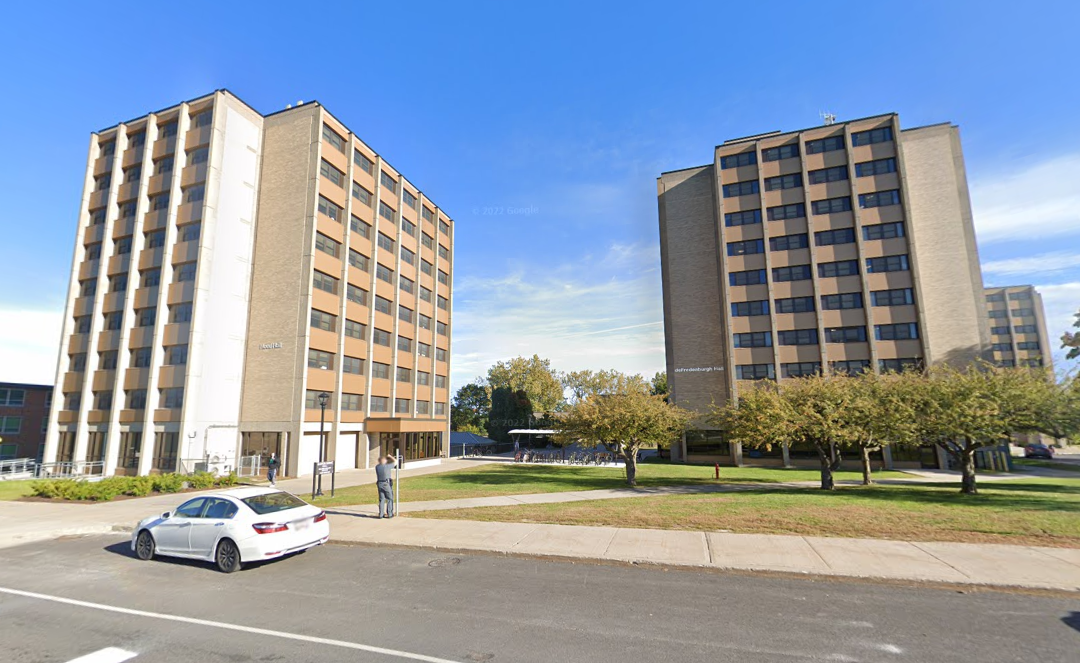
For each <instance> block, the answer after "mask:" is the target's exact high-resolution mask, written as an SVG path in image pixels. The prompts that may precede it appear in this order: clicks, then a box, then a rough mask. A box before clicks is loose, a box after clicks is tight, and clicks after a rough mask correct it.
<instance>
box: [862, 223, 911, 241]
mask: <svg viewBox="0 0 1080 663" xmlns="http://www.w3.org/2000/svg"><path fill="white" fill-rule="evenodd" d="M862 236H863V239H865V240H868V241H869V240H872V239H892V238H894V237H903V236H904V224H903V223H901V222H900V221H897V222H895V223H875V224H874V225H872V226H863V229H862Z"/></svg>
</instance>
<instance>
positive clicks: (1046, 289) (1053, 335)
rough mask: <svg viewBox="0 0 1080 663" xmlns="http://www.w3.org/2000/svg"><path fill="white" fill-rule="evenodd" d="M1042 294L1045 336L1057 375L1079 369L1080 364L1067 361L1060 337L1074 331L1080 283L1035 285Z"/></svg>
mask: <svg viewBox="0 0 1080 663" xmlns="http://www.w3.org/2000/svg"><path fill="white" fill-rule="evenodd" d="M1035 289H1036V290H1038V291H1039V293H1040V294H1042V298H1043V308H1044V309H1045V311H1046V334H1047V336H1049V337H1050V351H1051V353H1052V355H1053V357H1054V367H1055V368H1056V369H1057V371H1058V372H1059V373H1062V372H1065V371H1067V370H1070V369H1075V368H1078V367H1080V362H1077V361H1075V360H1074V361H1067V360H1066V359H1065V351H1064V350H1063V349H1062V348H1061V335H1062V333H1064V332H1066V331H1076V330H1075V329H1074V328H1073V326H1072V325H1073V321H1074V320H1075V317H1074V316H1075V315H1076V313H1077V311H1080V281H1075V282H1071V283H1057V284H1053V285H1036V286H1035Z"/></svg>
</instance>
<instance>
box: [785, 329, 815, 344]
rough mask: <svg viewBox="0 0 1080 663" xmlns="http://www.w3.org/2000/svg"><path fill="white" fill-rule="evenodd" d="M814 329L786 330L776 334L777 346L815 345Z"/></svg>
mask: <svg viewBox="0 0 1080 663" xmlns="http://www.w3.org/2000/svg"><path fill="white" fill-rule="evenodd" d="M817 342H818V337H817V330H816V329H788V330H784V331H778V332H776V344H777V345H817Z"/></svg>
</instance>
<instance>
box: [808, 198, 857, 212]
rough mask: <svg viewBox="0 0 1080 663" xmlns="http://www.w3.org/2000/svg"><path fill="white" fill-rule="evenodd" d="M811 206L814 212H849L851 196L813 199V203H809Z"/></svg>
mask: <svg viewBox="0 0 1080 663" xmlns="http://www.w3.org/2000/svg"><path fill="white" fill-rule="evenodd" d="M811 208H812V209H813V211H814V214H832V213H834V212H850V211H851V198H848V197H847V196H844V197H843V198H828V199H826V200H815V201H814V202H813V203H811Z"/></svg>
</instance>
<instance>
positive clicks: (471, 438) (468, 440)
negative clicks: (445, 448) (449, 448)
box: [450, 431, 498, 446]
mask: <svg viewBox="0 0 1080 663" xmlns="http://www.w3.org/2000/svg"><path fill="white" fill-rule="evenodd" d="M450 444H461V445H464V446H468V445H470V444H498V443H497V442H496V441H495V440H493V439H491V438H490V437H484V436H483V435H477V434H476V433H463V432H458V431H450Z"/></svg>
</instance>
